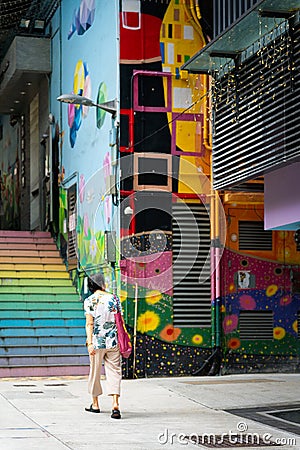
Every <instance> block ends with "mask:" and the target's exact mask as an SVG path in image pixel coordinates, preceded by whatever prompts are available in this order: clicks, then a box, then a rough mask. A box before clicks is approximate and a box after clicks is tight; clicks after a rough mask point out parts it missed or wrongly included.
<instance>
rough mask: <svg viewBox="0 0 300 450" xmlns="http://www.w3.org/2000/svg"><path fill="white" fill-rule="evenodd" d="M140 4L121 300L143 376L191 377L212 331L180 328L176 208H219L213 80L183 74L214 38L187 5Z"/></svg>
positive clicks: (125, 34)
mask: <svg viewBox="0 0 300 450" xmlns="http://www.w3.org/2000/svg"><path fill="white" fill-rule="evenodd" d="M133 3H134V4H135V8H131V9H130V10H127V9H126V6H127V2H126V1H121V2H120V63H121V64H120V74H121V76H120V82H121V84H120V86H121V90H120V121H121V122H120V123H121V136H120V158H121V168H122V179H121V198H122V202H121V210H120V214H121V241H122V242H121V256H122V260H121V261H120V264H121V273H122V291H121V292H122V299H123V300H126V302H125V304H126V312H127V321H128V324H129V326H131V328H132V331H133V333H134V334H136V335H137V336H138V337H137V342H136V348H135V350H136V360H135V361H134V375H135V376H144V375H147V376H159V375H183V374H187V373H189V374H190V373H193V372H194V371H196V370H197V369H198V368H199V367H200V366H201V365H202V364H203V361H204V360H205V359H206V358H207V356H208V355H209V354H210V353H211V347H212V337H211V328H210V327H207V326H206V327H205V326H202V327H201V328H199V327H178V326H174V320H173V285H174V283H175V280H174V278H173V262H174V261H173V245H172V237H173V236H172V224H171V222H170V216H172V204H173V203H179V202H185V203H186V207H187V209H189V203H193V202H194V203H198V204H200V203H201V204H204V205H206V207H207V208H208V209H209V208H210V197H209V194H210V183H209V180H208V178H207V176H206V175H209V173H210V166H209V161H210V149H209V145H208V116H207V102H206V95H207V93H208V82H207V80H206V78H205V77H203V76H194V75H188V74H187V73H182V72H181V71H180V66H181V65H182V63H183V62H184V61H186V60H187V59H189V58H190V57H191V56H192V55H193V54H194V53H196V52H197V51H198V50H199V49H200V48H202V47H203V46H204V45H205V43H206V39H207V37H205V36H204V33H203V30H202V28H201V25H200V20H199V17H200V16H198V18H197V17H194V16H193V14H192V10H191V8H190V7H189V6H187V5H186V3H185V2H183V1H178V0H171V1H163V2H160V3H155V4H154V3H153V2H151V1H145V0H144V1H136V2H133ZM139 158H145V167H146V166H147V164H148V163H149V161H150V160H151V158H152V160H155V161H156V164H157V166H156V168H155V169H153V171H152V172H153V173H154V172H155V173H156V175H155V176H156V179H155V180H154V178H153V175H152V177H150V179H149V180H147V179H146V178H147V177H144V179H143V180H142V178H143V174H141V173H140V171H141V170H142V169H141V167H142V164H143V163H142V162H141V163H140V160H139ZM150 164H151V161H150ZM164 164H165V166H164ZM163 167H165V169H163ZM164 170H165V171H164ZM168 177H170V178H171V181H170V180H169V178H168ZM167 178H168V180H167ZM128 208H130V209H129V210H130V211H131V214H132V215H131V216H130V217H128V216H127V215H126V212H125V213H124V211H126V210H128ZM155 230H156V231H155ZM157 230H160V231H161V236H163V237H162V238H161V241H158V239H156V236H157V234H156V233H157ZM208 233H210V230H209V229H208ZM161 236H160V237H161ZM208 302H209V304H210V302H211V298H210V296H209V299H208Z"/></svg>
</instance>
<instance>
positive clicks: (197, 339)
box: [192, 334, 203, 345]
mask: <svg viewBox="0 0 300 450" xmlns="http://www.w3.org/2000/svg"><path fill="white" fill-rule="evenodd" d="M192 342H193V344H196V345H200V344H202V342H203V337H202V336H201V334H195V335H194V336H193V337H192Z"/></svg>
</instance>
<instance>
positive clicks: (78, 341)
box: [0, 330, 86, 347]
mask: <svg viewBox="0 0 300 450" xmlns="http://www.w3.org/2000/svg"><path fill="white" fill-rule="evenodd" d="M85 342H86V335H85V332H84V330H83V334H81V335H78V336H65V335H63V336H11V337H5V338H3V337H2V338H0V343H1V346H3V347H4V346H13V345H15V346H21V345H23V346H32V345H40V346H41V345H45V346H47V345H69V346H70V347H71V346H72V345H85Z"/></svg>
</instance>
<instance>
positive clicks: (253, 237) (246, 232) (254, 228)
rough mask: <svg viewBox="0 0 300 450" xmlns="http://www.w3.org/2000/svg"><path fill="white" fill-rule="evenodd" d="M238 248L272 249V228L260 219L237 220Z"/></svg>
mask: <svg viewBox="0 0 300 450" xmlns="http://www.w3.org/2000/svg"><path fill="white" fill-rule="evenodd" d="M239 250H272V230H264V222H261V221H250V220H249V221H247V220H241V221H239Z"/></svg>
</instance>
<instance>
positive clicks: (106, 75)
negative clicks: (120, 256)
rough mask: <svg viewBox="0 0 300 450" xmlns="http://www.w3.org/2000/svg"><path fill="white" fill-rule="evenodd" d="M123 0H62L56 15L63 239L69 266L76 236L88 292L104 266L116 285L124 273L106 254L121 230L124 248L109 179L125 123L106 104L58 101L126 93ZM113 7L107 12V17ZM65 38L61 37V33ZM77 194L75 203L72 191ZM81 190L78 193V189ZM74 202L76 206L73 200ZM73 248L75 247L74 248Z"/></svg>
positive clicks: (79, 270) (105, 98)
mask: <svg viewBox="0 0 300 450" xmlns="http://www.w3.org/2000/svg"><path fill="white" fill-rule="evenodd" d="M115 8H116V2H111V1H109V0H106V1H105V0H102V1H101V2H96V1H95V0H92V1H90V0H76V1H72V2H69V1H64V2H62V10H61V21H60V14H59V12H58V13H57V14H56V16H55V17H54V19H53V27H54V28H55V27H57V33H53V36H54V37H53V42H52V43H53V52H52V54H54V55H58V54H60V53H61V61H62V62H61V67H60V66H59V63H58V60H57V59H53V61H52V64H53V73H54V74H55V76H54V77H53V80H52V86H51V97H52V100H51V104H52V111H53V115H54V117H55V118H58V117H60V116H61V117H62V120H61V130H60V136H61V148H60V155H61V156H60V159H61V161H60V174H59V181H60V185H61V190H60V236H59V242H60V246H61V249H62V254H63V256H64V258H65V261H66V263H67V264H68V262H69V259H68V258H69V254H70V245H69V244H70V242H69V241H70V233H71V234H72V236H73V235H74V239H75V241H76V242H75V244H74V246H75V250H74V251H76V256H77V258H78V267H77V268H75V272H74V274H73V276H74V277H76V276H77V275H79V283H80V286H79V288H80V289H82V287H83V286H82V283H83V279H84V276H85V275H86V274H88V273H93V272H94V271H97V270H102V271H104V273H105V275H106V281H107V284H108V286H109V287H110V288H112V286H113V285H114V284H115V278H116V279H117V278H118V274H117V273H115V272H114V270H113V267H112V266H111V265H110V264H108V263H107V260H106V258H105V247H104V243H105V233H106V232H111V231H114V232H115V240H116V246H118V244H117V241H118V239H119V237H118V224H117V218H115V219H114V216H117V214H116V202H115V201H114V198H113V196H112V195H111V194H110V192H109V190H108V185H107V180H109V179H110V177H111V176H112V175H114V174H115V169H114V165H113V161H114V159H115V158H116V152H115V143H113V142H112V135H116V127H117V124H116V123H115V121H114V120H112V117H111V115H110V114H109V113H107V112H105V111H104V110H101V109H98V108H92V107H87V106H84V105H75V104H68V105H66V104H58V102H57V101H56V98H57V97H58V96H59V95H61V94H77V95H80V96H84V97H87V98H90V99H93V100H94V101H95V102H96V103H103V102H106V101H108V100H111V99H114V98H118V95H119V93H118V81H117V77H118V69H117V68H118V66H117V34H116V33H117V30H116V23H115V17H116V15H117V12H116V9H115ZM103 11H105V14H103ZM57 36H61V39H59V38H57ZM73 190H75V191H74V192H75V197H74V196H72V198H71V200H70V192H71V191H72V192H73ZM72 195H73V194H72ZM70 202H71V203H70ZM71 251H72V250H71Z"/></svg>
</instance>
